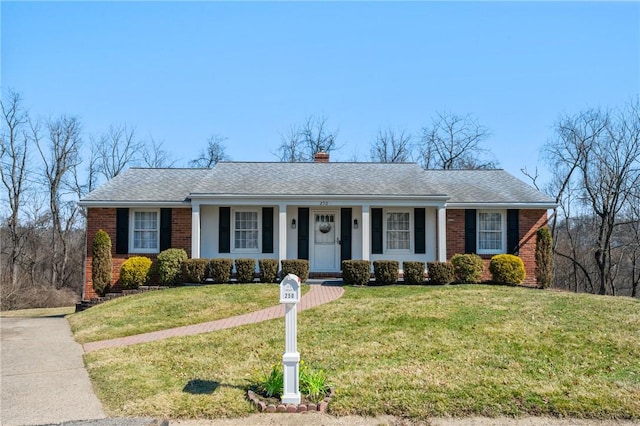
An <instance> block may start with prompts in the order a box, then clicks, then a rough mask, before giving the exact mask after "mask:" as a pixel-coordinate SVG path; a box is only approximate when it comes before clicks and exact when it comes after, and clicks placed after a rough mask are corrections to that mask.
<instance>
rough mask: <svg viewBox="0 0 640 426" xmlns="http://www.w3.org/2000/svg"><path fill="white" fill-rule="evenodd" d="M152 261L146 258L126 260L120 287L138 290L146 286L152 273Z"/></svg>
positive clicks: (121, 268)
mask: <svg viewBox="0 0 640 426" xmlns="http://www.w3.org/2000/svg"><path fill="white" fill-rule="evenodd" d="M152 263H153V262H152V261H151V259H149V258H148V257H145V256H134V257H130V258H129V259H127V260H125V261H124V263H123V264H122V266H121V267H120V285H121V286H122V288H123V289H125V290H129V289H136V288H138V287H140V286H141V285H144V284H146V282H147V279H148V278H149V272H150V271H151V264H152Z"/></svg>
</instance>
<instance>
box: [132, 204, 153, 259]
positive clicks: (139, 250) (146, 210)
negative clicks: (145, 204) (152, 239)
mask: <svg viewBox="0 0 640 426" xmlns="http://www.w3.org/2000/svg"><path fill="white" fill-rule="evenodd" d="M148 212H151V213H155V214H156V218H157V221H156V223H157V227H156V248H155V249H148V248H135V246H134V244H135V225H136V213H148ZM129 253H148V254H156V253H160V209H130V210H129Z"/></svg>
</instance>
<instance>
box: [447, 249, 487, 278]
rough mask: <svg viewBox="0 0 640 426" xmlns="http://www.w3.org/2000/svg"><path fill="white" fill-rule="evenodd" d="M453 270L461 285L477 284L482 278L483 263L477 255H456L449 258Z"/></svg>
mask: <svg viewBox="0 0 640 426" xmlns="http://www.w3.org/2000/svg"><path fill="white" fill-rule="evenodd" d="M451 263H452V264H453V270H454V274H455V277H456V280H458V281H459V282H461V283H467V284H477V283H479V282H480V280H481V278H482V272H483V271H484V263H483V262H482V258H481V257H480V256H478V255H477V254H456V255H454V256H453V257H452V258H451Z"/></svg>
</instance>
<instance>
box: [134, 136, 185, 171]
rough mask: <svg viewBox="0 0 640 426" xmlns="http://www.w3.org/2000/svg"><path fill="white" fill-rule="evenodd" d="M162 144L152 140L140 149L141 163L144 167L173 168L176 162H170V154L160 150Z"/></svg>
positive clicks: (162, 149)
mask: <svg viewBox="0 0 640 426" xmlns="http://www.w3.org/2000/svg"><path fill="white" fill-rule="evenodd" d="M162 145H163V142H156V140H155V139H154V138H150V141H149V142H147V143H146V144H145V145H144V148H143V149H142V162H143V163H144V165H145V166H146V167H154V168H171V167H175V165H176V163H177V161H178V160H171V159H170V154H169V153H168V152H167V151H166V150H164V148H162Z"/></svg>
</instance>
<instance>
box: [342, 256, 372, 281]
mask: <svg viewBox="0 0 640 426" xmlns="http://www.w3.org/2000/svg"><path fill="white" fill-rule="evenodd" d="M370 278H371V263H370V262H369V261H368V260H343V261H342V281H343V282H344V283H345V284H351V285H367V284H369V280H370Z"/></svg>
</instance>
